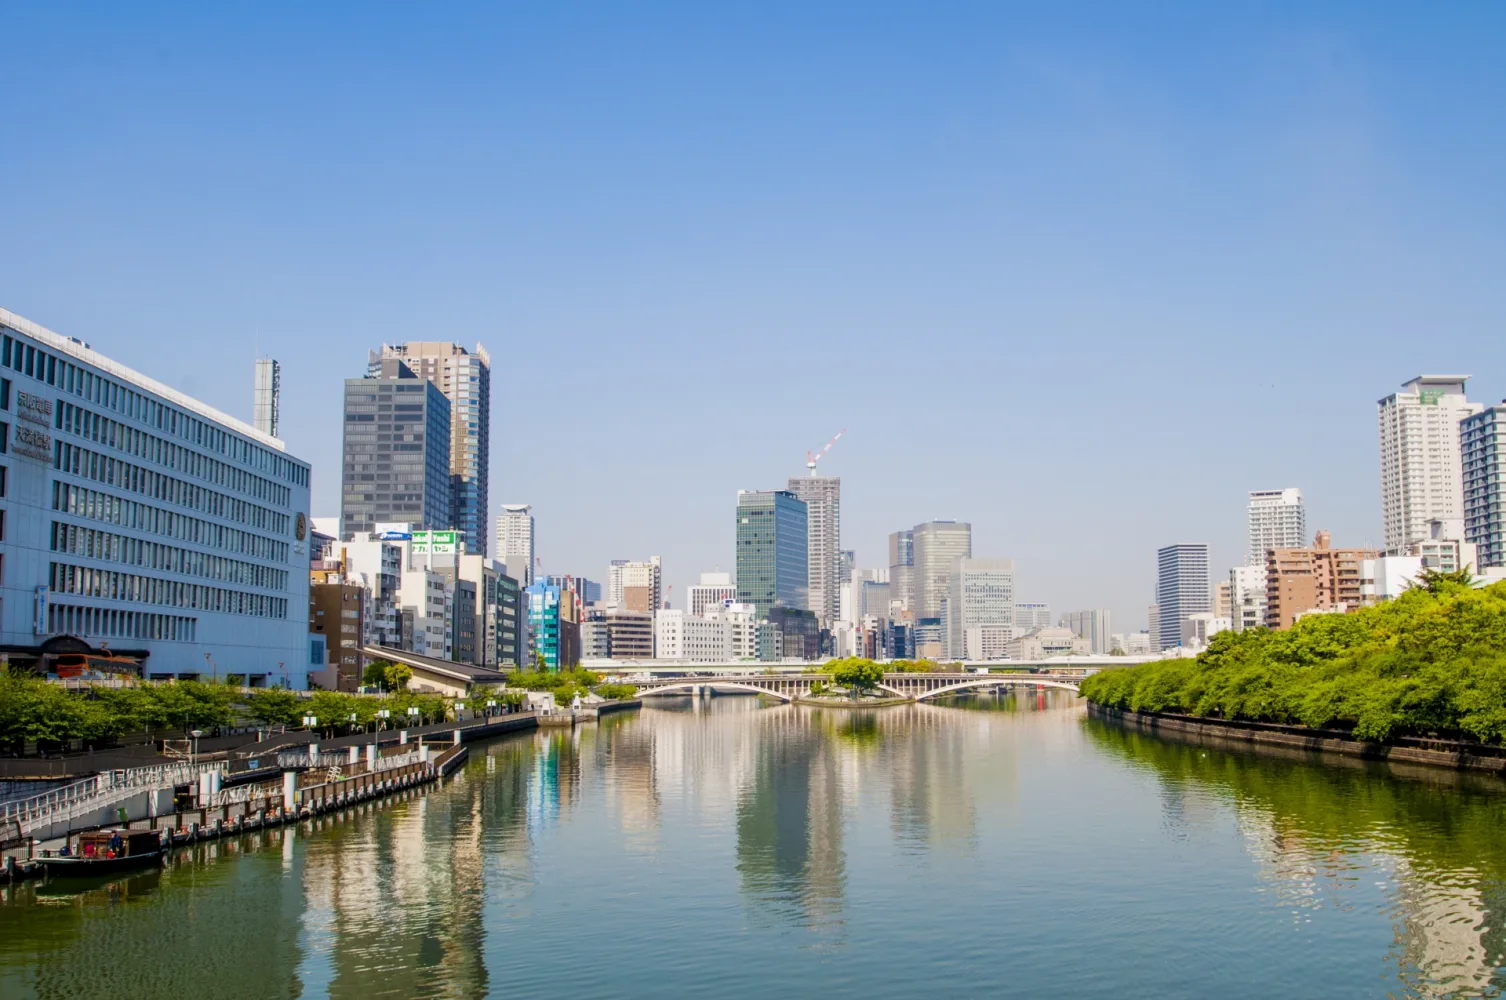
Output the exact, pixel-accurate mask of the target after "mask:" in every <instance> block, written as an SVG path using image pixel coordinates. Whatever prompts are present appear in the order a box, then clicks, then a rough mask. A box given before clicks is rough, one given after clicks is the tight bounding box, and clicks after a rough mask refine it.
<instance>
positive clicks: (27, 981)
mask: <svg viewBox="0 0 1506 1000" xmlns="http://www.w3.org/2000/svg"><path fill="white" fill-rule="evenodd" d="M651 704H652V705H654V706H656V707H649V708H645V709H642V710H640V711H636V712H628V713H624V714H621V715H617V716H611V717H609V718H608V719H606V720H604V721H603V722H602V723H600V724H599V725H589V726H584V727H581V728H579V729H576V730H574V731H566V730H543V731H539V732H535V733H528V734H522V735H518V736H513V737H508V738H503V739H499V740H496V741H494V742H491V743H488V744H477V745H475V746H473V747H472V753H471V758H470V762H469V763H468V764H467V765H466V766H465V767H464V768H463V769H462V770H461V771H459V772H457V774H456V775H455V776H454V777H453V778H452V779H451V780H449V781H448V782H447V783H446V784H445V785H444V786H443V787H442V788H437V789H434V790H432V791H428V792H426V793H423V794H419V795H416V796H414V797H412V798H410V799H408V800H405V801H401V802H393V803H390V804H386V805H381V806H370V807H363V808H361V809H359V810H357V811H354V812H352V813H349V814H345V815H343V816H339V817H328V818H324V819H321V820H319V821H316V822H314V823H312V824H305V825H304V827H302V828H300V829H292V828H289V829H286V830H276V831H269V832H266V833H264V834H261V835H253V836H250V837H247V838H245V839H244V840H242V841H237V842H233V843H224V844H215V845H206V846H201V847H199V848H197V849H195V850H194V851H192V852H183V853H181V854H180V855H179V856H178V857H177V858H176V859H175V860H174V862H173V863H171V864H170V865H169V866H168V867H166V868H165V869H164V870H162V871H160V872H152V873H149V874H144V875H139V876H136V877H133V878H129V879H124V880H121V881H117V882H115V883H111V884H108V885H104V886H100V887H96V888H93V889H90V890H89V891H86V892H79V891H76V890H74V889H71V888H68V887H66V883H54V884H50V885H49V884H25V885H20V886H16V887H13V888H8V889H4V890H0V996H3V997H5V998H7V1000H17V998H24V997H37V998H46V1000H55V998H68V997H108V998H112V1000H125V998H134V997H193V996H202V997H256V998H264V997H300V996H306V997H337V998H359V1000H371V998H376V997H397V998H410V997H533V996H560V997H571V998H574V997H618V996H626V997H681V996H685V997H691V996H693V997H715V996H760V997H761V996H786V997H789V996H800V997H804V996H819V997H837V996H862V997H869V998H871V997H912V996H920V995H925V994H936V995H941V994H945V995H977V994H988V995H1016V996H1063V997H1085V996H1116V997H1189V998H1191V997H1198V998H1202V997H1262V998H1264V997H1278V996H1279V997H1323V998H1337V997H1391V996H1394V997H1402V996H1408V997H1411V996H1497V995H1499V994H1500V992H1501V987H1502V985H1503V983H1506V971H1503V970H1502V969H1501V966H1502V964H1503V957H1502V953H1503V950H1506V931H1503V920H1506V822H1503V821H1506V784H1503V783H1502V782H1501V781H1500V780H1499V779H1496V778H1493V777H1492V778H1485V777H1470V776H1460V775H1457V774H1455V773H1453V772H1443V771H1434V772H1430V771H1424V770H1419V771H1416V772H1408V773H1406V774H1402V775H1398V774H1394V773H1390V772H1389V771H1388V770H1387V769H1386V768H1385V766H1383V765H1365V766H1362V765H1359V764H1356V763H1349V764H1341V765H1334V764H1331V763H1318V762H1315V761H1313V760H1311V759H1306V758H1303V757H1301V756H1299V755H1288V756H1281V755H1272V754H1265V753H1257V752H1253V751H1249V750H1234V749H1227V748H1219V747H1214V746H1208V745H1197V744H1193V743H1184V742H1176V741H1173V740H1166V739H1160V738H1156V737H1151V736H1145V735H1139V734H1133V733H1128V732H1125V731H1123V730H1121V729H1118V728H1115V727H1114V726H1111V725H1108V724H1104V723H1100V722H1097V721H1094V720H1089V719H1087V718H1086V717H1085V713H1084V711H1083V708H1082V703H1081V702H1080V701H1079V700H1077V699H1076V698H1075V697H1074V696H1072V695H1070V694H1067V693H1064V692H1053V693H1050V694H1035V693H1030V694H1021V695H1019V696H998V697H995V696H980V697H973V698H966V699H961V700H959V701H956V702H954V703H952V704H949V705H945V706H932V705H907V706H901V707H897V708H889V709H880V710H873V711H868V712H863V713H843V712H838V711H832V710H830V709H811V708H802V707H796V706H788V705H783V706H779V705H771V704H769V703H767V702H763V701H760V700H759V699H754V698H745V697H726V698H717V699H713V700H711V701H709V702H708V701H701V702H695V703H693V702H691V701H689V700H688V699H682V700H659V701H657V702H652V703H651Z"/></svg>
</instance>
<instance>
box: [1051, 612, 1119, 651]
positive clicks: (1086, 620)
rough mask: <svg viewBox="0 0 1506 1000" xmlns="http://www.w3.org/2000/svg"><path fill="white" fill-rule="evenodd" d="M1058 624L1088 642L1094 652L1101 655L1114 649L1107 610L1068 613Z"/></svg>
mask: <svg viewBox="0 0 1506 1000" xmlns="http://www.w3.org/2000/svg"><path fill="white" fill-rule="evenodd" d="M1058 624H1060V625H1061V626H1062V627H1063V628H1069V629H1071V630H1072V631H1073V632H1074V633H1076V634H1077V636H1078V637H1079V638H1081V639H1086V640H1088V643H1089V644H1090V645H1091V646H1092V649H1093V652H1095V653H1098V654H1099V655H1104V654H1107V653H1108V651H1109V650H1110V648H1112V647H1111V646H1110V644H1109V634H1110V633H1109V628H1110V615H1109V611H1108V609H1107V608H1094V609H1091V610H1088V611H1068V612H1066V613H1064V614H1063V615H1062V618H1061V621H1060V622H1059V623H1058Z"/></svg>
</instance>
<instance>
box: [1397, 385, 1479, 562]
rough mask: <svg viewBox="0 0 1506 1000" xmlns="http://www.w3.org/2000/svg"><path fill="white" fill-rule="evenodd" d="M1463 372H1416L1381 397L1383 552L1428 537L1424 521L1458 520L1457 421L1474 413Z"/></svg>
mask: <svg viewBox="0 0 1506 1000" xmlns="http://www.w3.org/2000/svg"><path fill="white" fill-rule="evenodd" d="M1468 379H1469V376H1468V375H1419V376H1417V377H1416V378H1414V379H1412V380H1411V381H1409V382H1407V383H1405V384H1404V385H1403V386H1402V391H1401V392H1394V393H1392V394H1391V395H1389V396H1387V397H1386V398H1385V399H1382V400H1381V401H1380V402H1379V403H1378V404H1377V406H1378V407H1379V409H1380V445H1381V520H1382V522H1383V525H1384V529H1385V541H1386V552H1387V553H1389V554H1392V555H1400V554H1402V553H1403V551H1404V550H1405V549H1406V547H1407V546H1408V545H1411V544H1414V543H1417V542H1422V541H1425V540H1426V539H1427V538H1428V537H1429V530H1428V522H1429V521H1446V522H1457V521H1462V520H1463V519H1464V482H1463V473H1462V467H1461V456H1460V445H1459V421H1461V420H1463V419H1464V418H1465V417H1468V416H1472V415H1473V414H1476V413H1479V412H1480V409H1481V407H1480V404H1479V403H1471V402H1470V401H1469V400H1468V399H1466V398H1465V396H1464V383H1465V382H1466V381H1467V380H1468Z"/></svg>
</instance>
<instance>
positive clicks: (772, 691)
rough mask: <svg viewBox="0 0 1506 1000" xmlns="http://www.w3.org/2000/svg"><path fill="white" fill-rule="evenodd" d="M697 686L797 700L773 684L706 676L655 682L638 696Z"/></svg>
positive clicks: (640, 690)
mask: <svg viewBox="0 0 1506 1000" xmlns="http://www.w3.org/2000/svg"><path fill="white" fill-rule="evenodd" d="M697 687H714V688H731V689H733V690H735V691H750V692H752V693H753V694H766V695H769V696H770V697H771V698H778V699H779V700H780V701H794V700H795V696H794V695H792V694H789V693H787V692H784V691H780V690H777V689H776V688H774V687H773V686H772V685H771V686H769V687H762V686H760V685H757V684H744V683H741V682H739V681H728V680H722V679H705V678H702V679H697V678H689V679H686V680H683V681H674V682H673V683H670V684H655V685H654V686H653V687H646V688H640V689H639V690H638V697H640V698H644V697H649V696H652V695H656V694H668V693H669V692H671V691H682V690H685V689H687V688H697ZM802 693H803V692H802Z"/></svg>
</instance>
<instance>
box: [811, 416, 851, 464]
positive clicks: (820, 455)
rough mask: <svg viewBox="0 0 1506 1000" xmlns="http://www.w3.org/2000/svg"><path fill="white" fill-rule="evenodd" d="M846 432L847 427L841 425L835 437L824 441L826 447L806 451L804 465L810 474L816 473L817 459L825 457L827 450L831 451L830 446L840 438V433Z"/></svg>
mask: <svg viewBox="0 0 1506 1000" xmlns="http://www.w3.org/2000/svg"><path fill="white" fill-rule="evenodd" d="M846 433H847V428H846V427H843V428H842V429H841V430H839V431H837V436H836V437H834V438H832V439H831V440H830V441H828V442H826V447H825V448H822V449H821V450H820V451H816V452H810V451H808V452H806V453H805V467H806V468H807V469H809V470H810V474H811V475H813V476H814V475H815V474H816V463H817V462H819V461H821V459H823V458H825V457H826V453H827V452H829V451H831V446H832V445H834V444H836V443H837V442H838V441H840V440H842V435H843V434H846Z"/></svg>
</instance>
